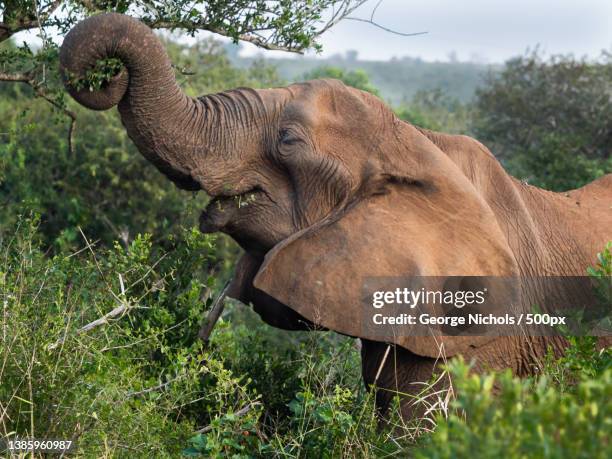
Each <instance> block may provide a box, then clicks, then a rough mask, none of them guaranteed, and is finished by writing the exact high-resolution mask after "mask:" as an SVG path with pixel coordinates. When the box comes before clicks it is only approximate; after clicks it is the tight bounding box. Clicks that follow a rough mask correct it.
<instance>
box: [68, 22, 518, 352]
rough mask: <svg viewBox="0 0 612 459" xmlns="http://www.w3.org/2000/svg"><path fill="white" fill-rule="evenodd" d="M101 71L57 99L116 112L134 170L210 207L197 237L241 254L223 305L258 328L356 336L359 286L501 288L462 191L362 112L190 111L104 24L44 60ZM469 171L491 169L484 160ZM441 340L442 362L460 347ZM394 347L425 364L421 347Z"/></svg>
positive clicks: (335, 108)
mask: <svg viewBox="0 0 612 459" xmlns="http://www.w3.org/2000/svg"><path fill="white" fill-rule="evenodd" d="M110 57H113V58H118V59H120V60H121V61H122V63H123V64H124V69H123V70H122V71H121V72H120V73H119V74H118V75H117V76H116V77H114V79H113V80H112V81H110V82H109V83H107V84H106V85H105V86H104V87H102V88H101V89H100V90H99V91H94V92H90V91H88V90H87V89H81V90H79V89H75V88H73V87H71V86H70V83H68V89H69V91H70V93H71V94H72V95H73V97H74V98H75V99H76V100H78V101H79V102H80V103H82V104H83V105H85V106H87V107H90V108H93V109H107V108H110V107H112V106H113V105H115V104H118V108H119V112H120V114H121V118H122V121H123V123H124V125H125V127H126V129H127V132H128V134H129V136H130V138H131V139H132V140H133V141H134V143H135V144H136V145H137V147H138V148H139V150H140V151H141V152H142V154H143V155H144V156H145V157H146V158H147V159H148V160H149V161H151V162H152V163H153V164H154V165H155V166H157V167H158V168H159V170H160V171H161V172H163V173H164V174H166V175H167V176H168V177H169V178H170V179H171V180H173V181H174V182H175V183H176V184H177V186H179V187H181V188H184V189H190V190H196V189H202V190H204V191H205V192H206V193H208V194H209V195H210V196H211V198H212V199H211V201H210V204H209V205H208V207H207V209H206V210H205V211H204V213H203V214H202V217H201V229H202V231H204V232H215V231H222V232H225V233H227V234H229V235H230V236H231V237H233V238H234V239H235V240H236V241H237V242H238V243H239V244H240V245H241V246H242V247H243V248H244V250H245V251H246V254H247V255H246V256H245V259H243V261H242V262H241V265H240V269H239V271H240V272H239V273H238V274H237V276H236V279H237V280H236V283H237V285H236V286H235V288H234V289H233V290H234V295H235V296H238V297H240V298H243V299H246V300H249V301H253V302H254V303H255V306H256V308H257V307H259V308H260V311H261V312H262V313H263V314H264V315H267V316H268V317H267V320H268V321H269V322H272V323H274V324H275V325H278V326H281V327H282V326H285V327H286V328H292V326H291V325H288V324H286V323H283V321H285V320H287V321H291V320H297V319H299V318H301V317H303V318H306V319H307V320H308V321H310V322H311V323H314V324H316V325H317V326H321V327H327V328H330V329H333V330H336V331H339V332H341V333H344V334H347V335H352V336H362V331H361V330H360V328H359V326H358V321H357V320H356V318H355V315H356V314H357V310H356V309H355V308H356V307H357V306H356V305H357V304H358V303H359V302H360V300H361V298H360V296H361V290H360V289H361V282H362V281H363V279H364V278H366V277H374V276H396V277H397V276H409V275H421V276H463V275H498V276H500V275H513V274H514V273H515V272H516V269H517V267H516V261H515V259H514V256H513V255H512V252H511V250H510V247H509V245H508V242H507V241H506V238H505V237H504V234H503V233H502V230H501V228H500V227H499V225H498V223H497V220H496V218H495V215H494V213H493V211H492V209H491V207H490V205H489V204H488V203H487V201H486V199H485V198H484V197H483V194H482V192H481V191H480V190H479V189H478V186H477V185H475V183H474V179H473V177H470V176H469V173H466V171H465V168H462V167H461V164H459V163H458V161H457V159H456V158H453V157H452V155H449V154H448V152H445V151H443V149H442V148H441V145H440V144H439V143H436V142H434V141H432V139H431V138H430V136H428V135H427V133H426V132H424V131H422V130H419V129H417V128H415V127H414V126H412V125H410V124H408V123H405V122H403V121H401V120H399V119H398V118H397V117H396V116H395V115H394V114H393V112H392V111H391V110H390V109H389V108H387V107H386V106H385V105H384V104H383V103H382V102H381V101H380V100H379V99H378V98H376V97H375V96H373V95H371V94H368V93H365V92H362V91H359V90H356V89H353V88H350V87H347V86H345V85H344V84H343V83H341V82H339V81H335V80H316V81H311V82H307V83H301V84H294V85H291V86H289V87H286V88H278V89H265V90H252V89H237V90H233V91H227V92H223V93H220V94H213V95H206V96H203V97H200V98H198V99H192V98H189V97H187V96H186V95H185V94H183V93H182V91H181V89H180V88H179V87H178V86H177V84H176V82H175V78H174V73H173V70H172V67H171V64H170V61H169V59H168V57H167V55H166V53H165V51H164V49H163V47H162V45H161V44H160V42H159V41H158V39H157V38H156V37H155V35H154V34H153V33H152V32H151V31H150V30H149V29H148V28H147V27H146V26H144V25H143V24H141V23H139V22H137V21H136V20H133V19H131V18H129V17H127V16H122V15H118V14H102V15H98V16H94V17H91V18H89V19H86V20H85V21H83V22H81V23H79V24H78V25H77V26H76V27H75V28H74V29H73V30H72V31H71V32H70V33H69V34H68V35H67V37H66V39H65V41H64V44H63V46H62V49H61V53H60V59H61V67H62V69H63V72H64V74H66V75H73V74H74V75H83V74H84V73H85V72H86V71H87V70H89V69H91V68H92V67H93V66H94V65H95V63H96V62H97V61H98V60H99V59H104V58H110ZM483 161H485V163H486V164H489V165H492V164H493V163H495V164H496V162H495V160H494V159H493V158H492V157H491V155H490V154H488V156H487V155H485V156H484V159H483ZM487 167H489V166H487ZM490 167H493V166H490ZM287 307H288V308H289V309H287ZM448 340H449V341H448V342H447V353H450V354H452V353H456V352H459V351H461V349H463V348H465V346H473V345H474V341H473V340H474V339H467V338H465V339H464V340H463V341H462V340H461V339H459V338H452V339H451V338H448ZM397 343H398V344H400V345H401V346H403V347H405V348H407V349H409V350H411V351H413V352H415V353H417V354H420V355H428V356H436V355H437V352H438V350H437V347H436V346H435V343H434V342H433V341H427V340H424V339H420V340H415V339H410V338H408V337H403V338H398V341H397Z"/></svg>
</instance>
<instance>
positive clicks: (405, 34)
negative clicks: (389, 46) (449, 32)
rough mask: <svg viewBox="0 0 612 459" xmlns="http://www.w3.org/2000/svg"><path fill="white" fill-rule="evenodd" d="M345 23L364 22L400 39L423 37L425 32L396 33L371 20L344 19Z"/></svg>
mask: <svg viewBox="0 0 612 459" xmlns="http://www.w3.org/2000/svg"><path fill="white" fill-rule="evenodd" d="M344 19H345V20H347V21H358V22H365V23H367V24H370V25H373V26H374V27H378V28H379V29H382V30H384V31H385V32H389V33H392V34H395V35H400V36H402V37H416V36H417V35H425V34H426V33H427V32H412V33H405V32H398V31H397V30H393V29H389V28H388V27H385V26H382V25H380V24H378V23H377V22H374V21H372V20H371V19H362V18H351V17H348V18H344Z"/></svg>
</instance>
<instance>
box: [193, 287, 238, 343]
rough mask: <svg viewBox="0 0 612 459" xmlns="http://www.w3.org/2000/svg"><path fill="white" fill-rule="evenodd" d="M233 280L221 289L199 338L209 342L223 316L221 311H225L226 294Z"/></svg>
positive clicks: (201, 328)
mask: <svg viewBox="0 0 612 459" xmlns="http://www.w3.org/2000/svg"><path fill="white" fill-rule="evenodd" d="M231 281H232V280H231V279H230V280H228V281H227V282H226V283H225V285H224V286H223V290H221V293H219V296H218V297H217V299H216V300H215V302H214V303H213V306H212V308H211V310H210V312H209V313H208V315H207V316H206V319H205V320H204V323H203V324H202V327H200V331H199V333H198V338H200V339H201V340H202V341H204V343H208V339H209V338H210V335H211V333H212V331H213V329H214V328H215V325H216V323H217V321H218V320H219V317H221V313H222V312H223V308H224V307H225V302H224V300H225V295H226V293H227V290H228V289H229V286H230V283H231Z"/></svg>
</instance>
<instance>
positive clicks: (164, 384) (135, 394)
mask: <svg viewBox="0 0 612 459" xmlns="http://www.w3.org/2000/svg"><path fill="white" fill-rule="evenodd" d="M184 376H185V375H184V374H181V375H178V376H177V377H176V378H172V379H171V380H169V381H166V382H165V383H162V384H159V385H157V386H153V387H148V388H147V389H143V390H139V391H136V392H128V394H127V395H126V396H127V397H138V396H140V395H144V394H148V393H149V392H155V391H158V390H161V389H164V388H165V387H167V386H169V385H170V384H172V383H173V382H175V381H178V380H179V379H181V378H183V377H184Z"/></svg>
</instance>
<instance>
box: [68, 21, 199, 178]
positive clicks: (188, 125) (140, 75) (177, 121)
mask: <svg viewBox="0 0 612 459" xmlns="http://www.w3.org/2000/svg"><path fill="white" fill-rule="evenodd" d="M109 58H117V59H119V60H120V61H121V62H122V64H123V66H124V67H123V69H122V70H121V71H120V72H119V73H118V74H117V75H115V76H114V77H113V78H112V79H111V80H110V81H109V82H107V83H105V84H103V85H102V87H101V88H100V89H98V90H93V91H90V90H89V88H81V89H78V87H75V86H76V85H75V84H74V81H75V79H78V78H83V77H84V76H85V75H86V73H87V72H88V71H91V70H93V69H94V68H95V67H96V64H97V63H98V62H99V61H100V60H103V59H109ZM60 68H61V71H62V73H63V75H64V80H65V82H66V87H67V89H68V91H69V92H70V94H71V95H72V96H73V97H74V98H75V99H76V100H77V101H78V102H79V103H81V104H82V105H84V106H86V107H88V108H91V109H94V110H107V109H109V108H111V107H113V106H115V105H118V108H119V112H120V114H121V119H122V121H123V124H124V125H125V127H126V129H127V132H128V135H129V136H130V138H131V139H132V141H133V142H134V143H135V144H136V146H137V147H138V149H139V150H140V152H141V153H142V154H143V155H144V156H145V157H146V158H147V159H148V160H149V161H151V162H152V163H153V164H155V166H157V168H158V169H159V170H160V171H161V172H163V173H164V174H165V175H166V176H168V178H170V179H171V180H173V181H174V182H175V183H176V184H177V185H178V186H179V187H181V188H184V189H190V190H197V189H200V188H202V184H201V183H199V182H198V181H197V180H196V179H195V178H194V176H195V175H197V174H195V173H194V171H195V170H196V164H195V160H196V157H197V156H198V155H201V154H204V153H205V151H206V148H205V147H203V146H202V144H201V139H200V138H199V133H201V132H202V131H203V130H204V128H205V126H204V122H205V112H206V111H207V109H206V105H205V104H203V103H201V102H200V101H198V100H197V99H192V98H190V97H188V96H186V95H185V94H184V93H183V92H182V90H181V88H180V87H179V86H178V85H177V83H176V79H175V75H174V71H173V69H172V66H171V63H170V59H169V58H168V55H167V54H166V51H165V50H164V48H163V46H162V44H161V43H160V41H159V40H158V39H157V37H156V36H155V35H154V34H153V32H152V31H151V30H150V29H149V28H148V27H147V26H145V25H144V24H142V23H141V22H139V21H136V20H135V19H132V18H130V17H129V16H124V15H120V14H114V13H109V14H100V15H97V16H92V17H90V18H88V19H86V20H84V21H82V22H80V23H79V24H77V25H76V26H75V27H74V28H73V29H72V30H71V31H70V33H69V34H68V35H67V36H66V38H65V40H64V43H63V45H62V47H61V50H60ZM208 122H209V123H210V122H211V120H210V119H209V120H208Z"/></svg>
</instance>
